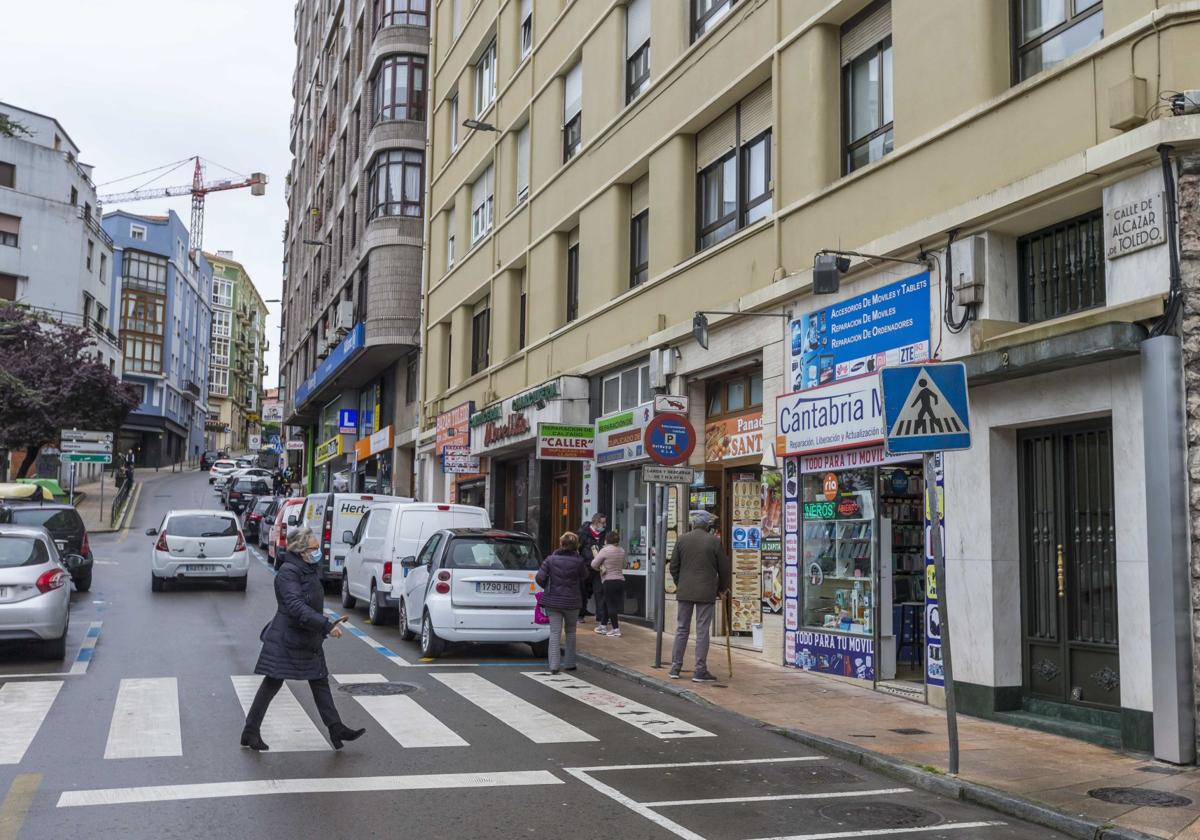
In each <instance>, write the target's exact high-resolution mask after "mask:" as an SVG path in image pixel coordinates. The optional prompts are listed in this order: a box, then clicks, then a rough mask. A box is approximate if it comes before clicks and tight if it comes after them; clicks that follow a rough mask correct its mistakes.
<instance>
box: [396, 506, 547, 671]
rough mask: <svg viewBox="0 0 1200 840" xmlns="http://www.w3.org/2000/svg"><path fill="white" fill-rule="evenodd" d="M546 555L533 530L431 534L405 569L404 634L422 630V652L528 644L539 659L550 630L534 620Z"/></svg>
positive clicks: (450, 530) (404, 561)
mask: <svg viewBox="0 0 1200 840" xmlns="http://www.w3.org/2000/svg"><path fill="white" fill-rule="evenodd" d="M541 562H542V554H541V552H540V551H538V547H537V544H536V543H535V542H534V541H533V538H532V537H531V536H529V535H528V534H521V533H517V532H515V531H500V530H496V529H491V528H446V529H443V530H441V531H436V532H434V534H433V535H431V536H430V537H429V540H428V541H427V542H426V543H425V545H424V547H423V548H422V549H421V551H420V553H419V554H417V556H415V557H405V558H404V559H402V560H401V561H400V565H401V566H402V567H403V568H405V569H407V570H408V574H407V575H405V577H404V580H403V587H404V593H403V595H402V596H401V598H400V635H401V637H402V638H403V639H405V640H406V641H407V640H409V639H412V638H413V637H414V636H416V635H417V634H418V633H419V634H420V637H421V655H422V656H426V657H436V656H439V655H441V653H442V651H443V650H444V649H445V646H446V642H492V643H503V642H523V643H525V644H528V645H529V646H530V647H531V648H533V655H534V656H539V657H540V656H545V655H546V652H547V651H548V650H549V649H550V628H549V627H548V626H547V625H544V624H538V623H536V622H535V621H534V620H533V608H534V606H535V604H536V599H535V598H534V593H536V592H537V591H538V586H537V584H536V583H535V582H534V576H535V575H536V574H537V570H538V567H539V566H540V565H541Z"/></svg>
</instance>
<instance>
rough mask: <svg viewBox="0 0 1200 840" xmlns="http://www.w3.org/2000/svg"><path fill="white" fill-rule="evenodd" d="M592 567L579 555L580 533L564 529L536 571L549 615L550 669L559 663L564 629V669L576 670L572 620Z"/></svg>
mask: <svg viewBox="0 0 1200 840" xmlns="http://www.w3.org/2000/svg"><path fill="white" fill-rule="evenodd" d="M591 571H592V570H591V567H589V566H588V564H587V563H585V562H584V560H583V558H582V557H580V556H579V537H577V536H576V535H575V534H572V533H571V532H570V531H567V532H566V533H565V534H563V535H562V538H561V539H560V540H559V541H558V551H556V552H554V553H553V554H551V555H550V556H549V557H547V558H546V559H545V560H543V561H542V565H541V567H540V568H539V569H538V573H537V575H536V580H537V585H538V586H540V587H542V589H543V590H544V591H543V593H542V611H543V612H544V613H546V615H547V617H548V618H549V619H550V656H549V660H550V661H549V663H548V664H549V665H550V673H551V674H557V673H558V666H559V651H560V648H559V636H560V635H561V634H562V633H563V631H566V654H565V655H564V656H563V659H564V660H565V661H564V662H563V663H562V664H563V669H564V670H567V671H574V670H575V623H576V622H577V621H578V620H579V611H580V608H581V607H582V606H583V596H582V595H581V594H580V589H581V587H582V586H583V582H584V581H585V580H587V577H588V575H589V574H591Z"/></svg>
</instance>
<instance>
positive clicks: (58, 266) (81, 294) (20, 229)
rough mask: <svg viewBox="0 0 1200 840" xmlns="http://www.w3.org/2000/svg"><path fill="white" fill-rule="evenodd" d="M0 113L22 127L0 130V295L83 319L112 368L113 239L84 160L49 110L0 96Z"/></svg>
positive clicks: (116, 356)
mask: <svg viewBox="0 0 1200 840" xmlns="http://www.w3.org/2000/svg"><path fill="white" fill-rule="evenodd" d="M0 114H2V115H4V116H6V117H8V119H10V120H12V121H13V122H15V123H17V124H19V125H21V126H23V128H24V131H17V132H15V133H14V135H13V136H12V137H4V136H0V300H9V301H18V302H20V303H22V304H24V305H27V306H30V307H33V308H34V309H36V310H38V311H39V312H41V313H42V314H44V315H47V316H49V317H52V318H54V319H55V320H60V321H63V322H64V323H70V324H75V325H84V326H87V327H89V328H90V329H91V330H92V332H93V334H94V336H95V342H96V344H95V352H96V353H97V354H98V355H99V356H100V358H102V359H104V360H105V361H106V363H107V364H108V366H109V369H110V370H112V371H114V372H116V373H119V371H117V365H118V363H119V362H120V358H121V353H120V347H119V346H118V344H117V333H116V329H117V322H116V317H117V312H116V309H114V308H113V306H112V303H111V298H112V291H111V278H110V277H109V274H110V272H111V268H112V261H113V243H112V239H111V238H110V237H109V236H108V234H107V233H105V232H104V230H103V229H102V228H101V226H100V207H99V204H98V203H97V201H96V187H95V185H94V184H93V183H92V167H91V166H89V165H88V164H86V163H82V162H81V161H80V160H79V154H80V152H79V147H78V146H76V145H75V142H74V141H73V140H72V139H71V137H70V135H69V134H67V132H66V130H65V129H64V128H63V127H62V125H61V124H60V123H59V122H58V120H56V119H55V118H54V117H49V116H46V115H44V114H38V113H35V112H33V111H28V110H26V109H24V108H17V107H16V106H13V105H9V104H7V103H4V102H0ZM26 132H27V133H26Z"/></svg>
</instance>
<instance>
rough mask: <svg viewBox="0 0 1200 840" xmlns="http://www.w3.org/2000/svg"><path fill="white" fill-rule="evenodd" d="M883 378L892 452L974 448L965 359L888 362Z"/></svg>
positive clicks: (887, 436) (888, 446)
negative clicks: (921, 363)
mask: <svg viewBox="0 0 1200 840" xmlns="http://www.w3.org/2000/svg"><path fill="white" fill-rule="evenodd" d="M879 379H880V386H881V387H880V390H882V391H883V417H884V424H885V427H884V436H885V446H886V449H887V452H888V454H889V455H902V454H908V453H917V452H945V451H947V450H952V449H970V448H971V418H970V411H969V409H968V407H967V369H966V367H965V366H964V365H963V364H962V362H943V363H940V364H923V365H905V366H903V367H888V368H884V369H883V370H881V371H880V372H879Z"/></svg>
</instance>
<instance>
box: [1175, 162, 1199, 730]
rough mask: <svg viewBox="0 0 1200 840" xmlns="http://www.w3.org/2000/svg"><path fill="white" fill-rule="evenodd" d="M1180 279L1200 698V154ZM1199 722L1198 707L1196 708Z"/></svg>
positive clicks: (1182, 180)
mask: <svg viewBox="0 0 1200 840" xmlns="http://www.w3.org/2000/svg"><path fill="white" fill-rule="evenodd" d="M1177 194H1178V204H1179V211H1178V212H1179V265H1180V274H1181V276H1182V280H1183V320H1182V323H1181V325H1180V336H1181V338H1182V339H1183V382H1184V389H1185V393H1186V407H1187V444H1188V465H1187V466H1188V480H1189V486H1188V500H1189V507H1190V509H1191V514H1192V517H1191V519H1192V523H1191V525H1192V527H1191V545H1192V552H1191V568H1192V659H1193V663H1194V669H1193V672H1192V680H1193V683H1194V685H1195V688H1196V692H1195V693H1196V697H1197V698H1200V155H1196V154H1192V155H1187V156H1181V157H1180V160H1179V182H1178V188H1177ZM1197 719H1200V705H1198V706H1197Z"/></svg>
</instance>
